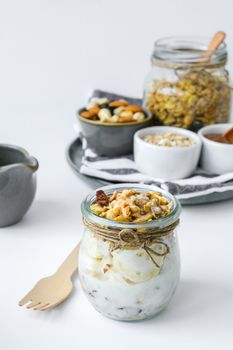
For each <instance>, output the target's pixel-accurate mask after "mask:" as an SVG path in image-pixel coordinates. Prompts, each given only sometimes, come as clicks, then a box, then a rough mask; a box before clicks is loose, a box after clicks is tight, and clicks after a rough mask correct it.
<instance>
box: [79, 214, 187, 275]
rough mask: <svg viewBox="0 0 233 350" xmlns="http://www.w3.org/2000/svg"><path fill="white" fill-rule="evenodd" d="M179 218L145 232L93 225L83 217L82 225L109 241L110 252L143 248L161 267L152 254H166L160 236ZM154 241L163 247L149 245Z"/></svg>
mask: <svg viewBox="0 0 233 350" xmlns="http://www.w3.org/2000/svg"><path fill="white" fill-rule="evenodd" d="M179 222H180V220H179V219H178V220H176V221H175V222H174V223H172V224H170V225H168V226H166V227H163V228H158V227H156V228H150V229H148V230H147V231H146V232H140V231H136V230H135V229H117V228H108V227H103V226H99V225H95V224H93V223H91V222H89V221H88V220H87V219H86V218H83V223H84V225H85V226H86V227H87V228H88V229H89V230H90V231H91V232H92V233H93V234H94V235H96V236H97V237H99V238H101V239H103V240H104V241H108V242H110V243H111V252H112V251H114V250H116V249H121V248H126V249H139V248H141V249H144V250H145V252H146V253H147V255H148V256H149V258H150V259H151V261H152V262H153V263H154V265H155V266H156V267H157V268H161V266H159V265H158V264H157V262H156V261H155V259H154V257H153V256H158V257H161V256H166V255H167V254H168V253H169V252H170V249H169V246H168V245H167V244H166V243H165V242H163V240H162V237H164V236H168V235H169V234H170V233H172V232H173V231H174V229H175V228H176V226H177V225H178V224H179ZM154 243H157V244H159V245H160V246H162V247H163V251H162V252H158V251H156V250H155V249H152V248H151V247H150V246H151V245H152V244H154Z"/></svg>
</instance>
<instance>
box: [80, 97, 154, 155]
mask: <svg viewBox="0 0 233 350" xmlns="http://www.w3.org/2000/svg"><path fill="white" fill-rule="evenodd" d="M151 119H152V117H151V116H148V114H147V113H146V112H145V111H144V110H143V108H142V107H141V106H140V105H139V104H138V105H137V104H131V103H130V102H129V101H128V100H126V99H118V100H109V99H108V98H105V97H102V98H92V99H91V101H90V102H89V104H88V105H87V106H86V107H85V108H82V109H80V110H79V111H78V120H79V123H80V125H81V129H82V132H83V135H84V137H85V138H86V140H87V143H88V146H89V147H90V148H92V149H93V150H94V151H95V152H96V153H97V154H98V155H104V156H111V157H117V156H121V155H125V154H130V153H132V152H133V136H134V133H135V132H136V131H137V130H139V129H142V128H144V127H145V126H148V125H150V124H151Z"/></svg>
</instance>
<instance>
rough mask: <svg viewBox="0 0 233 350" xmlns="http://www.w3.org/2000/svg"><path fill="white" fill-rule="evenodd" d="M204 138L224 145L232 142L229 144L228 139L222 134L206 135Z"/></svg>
mask: <svg viewBox="0 0 233 350" xmlns="http://www.w3.org/2000/svg"><path fill="white" fill-rule="evenodd" d="M205 137H206V138H207V139H209V140H211V141H215V142H219V143H226V144H229V145H230V144H231V145H232V144H233V142H230V140H229V139H227V138H226V137H224V136H223V135H222V134H207V135H205Z"/></svg>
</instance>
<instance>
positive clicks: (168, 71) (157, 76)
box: [144, 38, 231, 130]
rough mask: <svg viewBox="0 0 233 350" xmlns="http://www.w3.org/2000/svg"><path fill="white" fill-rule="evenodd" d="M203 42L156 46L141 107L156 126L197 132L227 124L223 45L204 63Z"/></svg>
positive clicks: (186, 40)
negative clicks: (152, 118)
mask: <svg viewBox="0 0 233 350" xmlns="http://www.w3.org/2000/svg"><path fill="white" fill-rule="evenodd" d="M207 46H208V40H206V39H201V38H198V39H195V38H194V39H193V38H168V39H162V40H159V41H158V42H156V43H155V49H154V53H153V56H152V64H153V68H152V72H151V75H150V77H149V79H148V81H147V84H146V88H145V92H144V105H145V108H146V109H147V111H148V112H149V113H151V114H152V115H153V116H154V120H155V122H157V123H160V124H163V125H170V126H171V125H172V126H176V127H182V128H187V129H193V130H197V129H199V128H200V127H202V126H204V125H208V124H214V123H223V122H227V121H228V119H229V114H230V102H231V90H230V87H229V77H228V72H227V71H226V69H225V65H226V61H227V51H226V45H225V44H224V43H223V44H222V45H221V46H220V47H219V49H217V50H216V52H215V53H214V54H213V55H212V57H211V60H210V61H206V59H205V56H204V55H203V53H205V52H206V51H205V47H207Z"/></svg>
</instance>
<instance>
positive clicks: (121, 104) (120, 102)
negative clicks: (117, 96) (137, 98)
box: [109, 100, 128, 107]
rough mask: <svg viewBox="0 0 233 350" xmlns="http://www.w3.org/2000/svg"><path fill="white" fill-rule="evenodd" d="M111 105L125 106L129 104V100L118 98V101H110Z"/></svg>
mask: <svg viewBox="0 0 233 350" xmlns="http://www.w3.org/2000/svg"><path fill="white" fill-rule="evenodd" d="M109 106H110V107H123V106H128V102H127V101H126V100H118V101H112V102H110V103H109Z"/></svg>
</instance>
